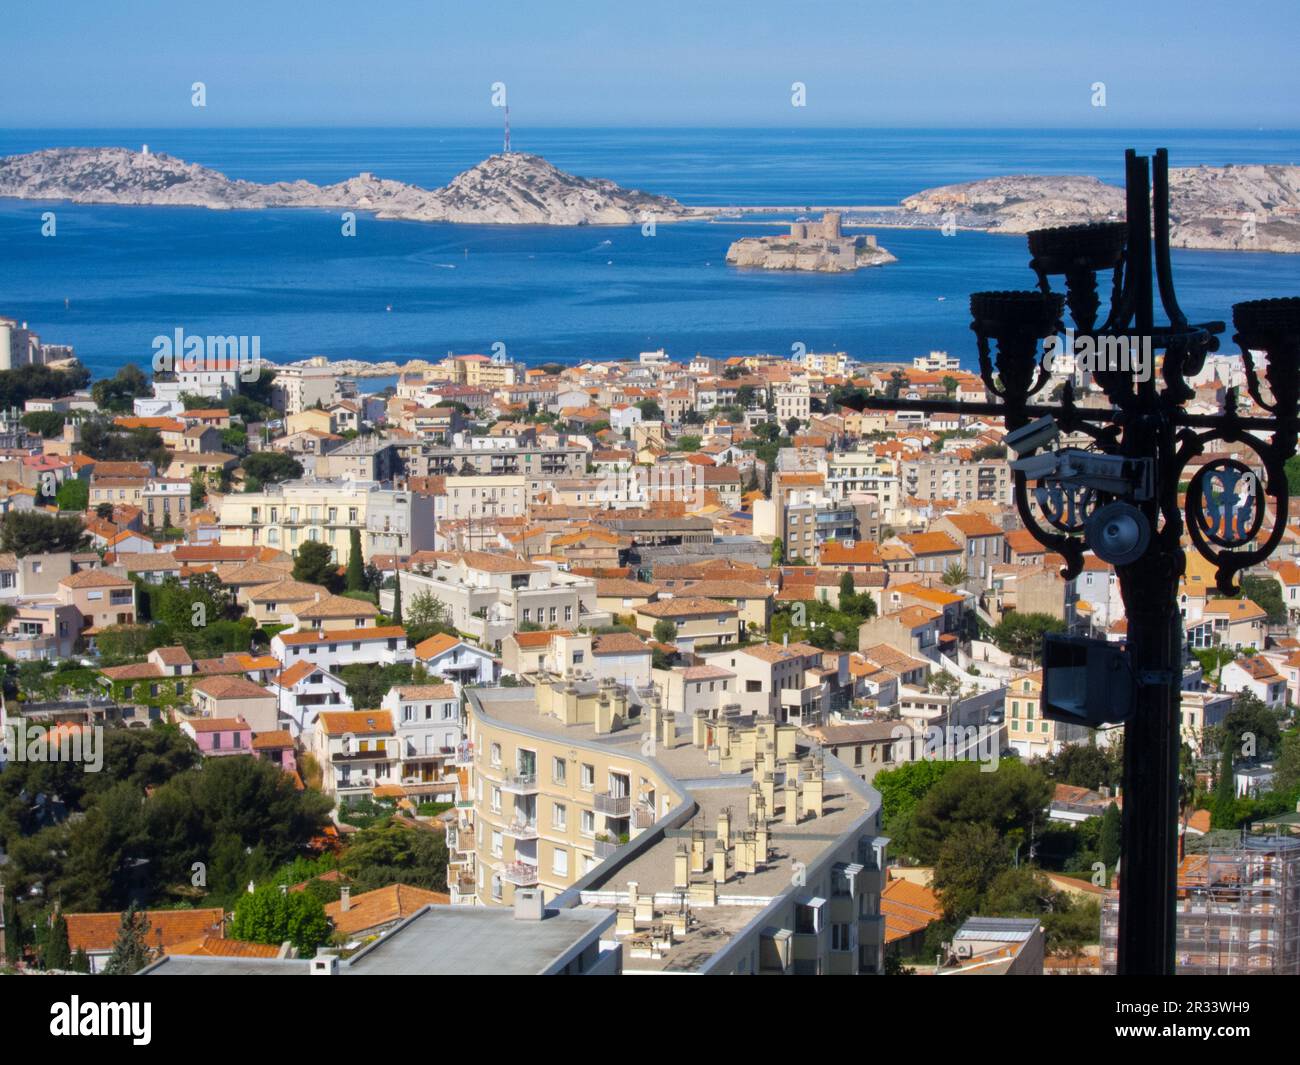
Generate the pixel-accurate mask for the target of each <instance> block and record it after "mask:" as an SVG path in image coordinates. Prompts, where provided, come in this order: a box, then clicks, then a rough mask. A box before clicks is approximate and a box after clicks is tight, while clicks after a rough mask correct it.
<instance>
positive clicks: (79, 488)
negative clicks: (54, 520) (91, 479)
mask: <svg viewBox="0 0 1300 1065" xmlns="http://www.w3.org/2000/svg"><path fill="white" fill-rule="evenodd" d="M54 498H55V502H56V503H57V504H58V507H59V509H60V510H80V511H84V510H85V509H86V508H87V507H88V506H90V484H89V483H88V482H86V481H83V480H82V479H81V478H80V477H69V478H68V479H67V480H65V481H64V482H63V483H62V484H61V485H59V490H58V492H57V493H56V495H55V497H54Z"/></svg>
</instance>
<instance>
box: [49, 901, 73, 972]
mask: <svg viewBox="0 0 1300 1065" xmlns="http://www.w3.org/2000/svg"><path fill="white" fill-rule="evenodd" d="M43 961H44V964H45V968H47V969H61V970H67V969H70V968H71V967H72V950H71V949H70V948H69V947H68V920H67V918H66V917H64V916H63V914H62V913H56V914H55V915H54V920H53V921H51V922H50V938H49V941H48V942H47V943H46V945H45V957H44V959H43Z"/></svg>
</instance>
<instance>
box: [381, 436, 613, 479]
mask: <svg viewBox="0 0 1300 1065" xmlns="http://www.w3.org/2000/svg"><path fill="white" fill-rule="evenodd" d="M473 441H474V442H473V443H472V444H471V446H468V447H429V446H427V445H426V446H425V447H424V448H422V449H421V450H420V452H419V454H415V455H411V456H410V458H408V460H407V463H408V472H409V473H410V475H411V476H412V477H435V476H452V475H459V476H474V475H477V476H483V477H491V476H500V477H509V476H522V477H525V478H528V477H576V476H577V475H579V474H581V473H583V472H585V471H586V469H587V460H588V457H589V453H588V451H587V450H586V449H585V448H581V447H577V446H570V445H559V446H554V447H542V446H540V445H538V444H535V443H534V444H520V443H519V442H517V441H515V440H511V439H509V438H498V437H474V438H473ZM479 441H482V442H483V443H479ZM489 445H490V446H489Z"/></svg>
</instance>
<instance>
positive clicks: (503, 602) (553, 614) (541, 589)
mask: <svg viewBox="0 0 1300 1065" xmlns="http://www.w3.org/2000/svg"><path fill="white" fill-rule="evenodd" d="M398 577H399V579H400V580H401V585H402V603H403V605H404V607H406V608H408V609H409V607H410V604H411V602H412V600H413V599H414V598H415V597H416V596H418V595H421V594H424V593H428V594H431V595H432V596H433V597H434V598H435V599H439V600H441V601H442V602H443V603H444V604H446V606H447V608H448V610H449V612H450V614H451V623H452V624H453V625H455V626H456V628H457V629H459V630H460V631H461V632H463V633H466V634H468V635H470V636H472V637H474V638H475V639H476V640H478V642H479V643H480V644H481V645H482V646H484V647H487V648H492V649H493V650H496V651H498V652H499V651H500V650H501V642H502V641H503V640H504V639H505V638H506V637H507V636H509V635H510V634H511V633H512V632H514V631H515V630H516V629H518V628H519V627H520V626H521V625H523V624H525V623H528V624H532V625H539V626H541V627H542V628H553V627H565V628H571V627H572V628H576V627H577V626H579V625H584V626H587V627H589V628H597V627H600V626H603V625H608V624H610V622H611V620H612V619H611V618H610V615H609V614H608V613H606V612H605V611H602V610H598V609H597V607H596V582H595V581H594V580H592V579H591V578H589V577H578V576H574V575H573V574H570V573H565V572H564V571H562V570H560V569H558V568H556V567H554V566H542V565H538V564H537V563H534V562H528V561H525V560H524V559H522V558H516V557H514V556H512V555H504V554H494V553H492V552H489V551H462V552H461V553H460V554H458V555H455V556H454V557H453V558H440V559H438V561H437V562H436V564H435V566H434V568H433V569H431V570H429V571H428V572H426V573H417V572H410V573H408V572H402V573H399V574H398Z"/></svg>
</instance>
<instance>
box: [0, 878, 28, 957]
mask: <svg viewBox="0 0 1300 1065" xmlns="http://www.w3.org/2000/svg"><path fill="white" fill-rule="evenodd" d="M4 899H5V912H4V918H5V961H7V962H8V963H9V964H10V965H11V966H12V965H16V964H17V963H18V960H19V959H20V958H21V957H22V956H23V942H24V940H23V936H24V932H25V928H24V927H23V923H22V920H21V919H20V918H19V916H18V903H17V901H15V899H14V896H13V890H12V888H11V889H10V890H9V891H7V892H6V893H5V897H4Z"/></svg>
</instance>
